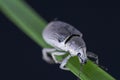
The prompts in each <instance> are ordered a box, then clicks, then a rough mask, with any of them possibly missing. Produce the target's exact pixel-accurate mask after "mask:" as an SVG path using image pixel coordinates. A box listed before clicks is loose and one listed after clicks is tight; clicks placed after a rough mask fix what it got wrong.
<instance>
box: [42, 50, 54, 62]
mask: <svg viewBox="0 0 120 80" xmlns="http://www.w3.org/2000/svg"><path fill="white" fill-rule="evenodd" d="M54 51H56V49H55V48H44V49H43V50H42V58H43V60H45V61H46V62H48V63H54V61H53V60H52V59H51V57H50V56H48V54H52V52H54Z"/></svg>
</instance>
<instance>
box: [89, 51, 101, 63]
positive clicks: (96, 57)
mask: <svg viewBox="0 0 120 80" xmlns="http://www.w3.org/2000/svg"><path fill="white" fill-rule="evenodd" d="M87 56H88V57H89V58H93V59H95V63H96V64H98V63H99V59H98V56H97V55H96V54H94V53H92V52H87Z"/></svg>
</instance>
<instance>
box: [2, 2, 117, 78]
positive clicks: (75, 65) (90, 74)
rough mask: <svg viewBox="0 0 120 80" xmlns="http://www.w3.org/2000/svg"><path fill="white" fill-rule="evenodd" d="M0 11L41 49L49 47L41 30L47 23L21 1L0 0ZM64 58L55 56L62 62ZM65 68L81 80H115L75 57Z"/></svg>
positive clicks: (96, 67) (89, 62) (94, 66)
mask: <svg viewBox="0 0 120 80" xmlns="http://www.w3.org/2000/svg"><path fill="white" fill-rule="evenodd" d="M0 9H1V11H2V12H3V13H4V14H5V15H6V16H7V17H8V18H9V19H10V20H11V21H13V22H14V24H16V26H18V27H19V28H20V29H21V30H22V31H24V32H25V33H26V34H27V35H28V36H29V37H30V38H31V39H33V40H34V41H35V42H36V43H37V44H38V45H40V46H41V47H47V48H48V47H51V46H49V45H48V44H46V43H45V41H44V40H43V38H42V35H41V34H42V30H43V29H44V27H45V26H46V24H47V22H46V21H45V20H44V19H43V18H41V17H40V16H39V15H38V14H37V13H35V11H34V10H33V9H32V8H30V7H29V6H28V5H27V4H26V3H25V2H24V1H23V0H0ZM64 57H65V56H56V58H57V59H59V60H62V59H63V58H64ZM67 67H68V68H69V69H70V71H71V72H72V73H73V74H75V75H76V76H77V77H79V78H80V79H81V80H115V79H114V78H113V77H112V76H110V75H109V74H108V73H107V72H105V71H104V70H102V69H101V68H99V67H98V66H97V65H96V64H94V63H93V62H91V61H90V60H88V62H87V64H85V65H83V66H82V70H80V67H81V66H80V63H79V61H78V59H77V57H73V58H71V59H70V60H69V61H68V63H67Z"/></svg>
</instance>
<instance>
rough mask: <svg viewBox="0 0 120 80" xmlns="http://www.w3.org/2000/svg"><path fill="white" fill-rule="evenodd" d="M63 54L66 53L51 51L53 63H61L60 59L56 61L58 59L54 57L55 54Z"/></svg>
mask: <svg viewBox="0 0 120 80" xmlns="http://www.w3.org/2000/svg"><path fill="white" fill-rule="evenodd" d="M64 54H66V53H65V52H57V51H55V52H53V53H52V58H53V60H54V61H55V63H61V61H58V60H57V59H56V57H55V55H57V56H60V55H64Z"/></svg>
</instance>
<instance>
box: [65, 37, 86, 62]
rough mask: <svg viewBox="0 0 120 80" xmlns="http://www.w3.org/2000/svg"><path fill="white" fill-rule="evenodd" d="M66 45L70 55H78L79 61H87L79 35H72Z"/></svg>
mask: <svg viewBox="0 0 120 80" xmlns="http://www.w3.org/2000/svg"><path fill="white" fill-rule="evenodd" d="M66 47H67V48H68V51H69V52H70V54H71V55H72V56H78V58H79V60H80V62H81V63H83V64H84V63H86V62H87V55H86V45H85V42H84V40H83V39H82V38H81V37H73V38H71V39H70V40H69V41H68V42H67V43H66Z"/></svg>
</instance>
